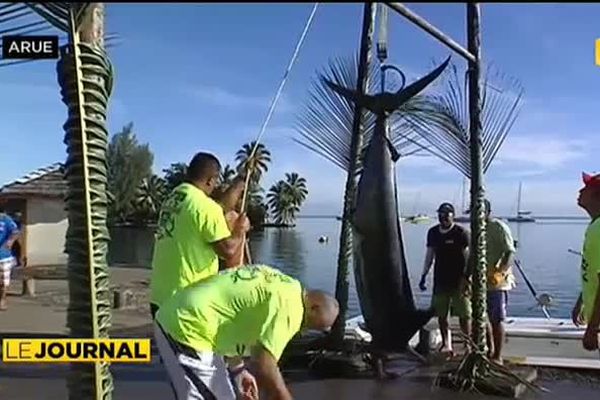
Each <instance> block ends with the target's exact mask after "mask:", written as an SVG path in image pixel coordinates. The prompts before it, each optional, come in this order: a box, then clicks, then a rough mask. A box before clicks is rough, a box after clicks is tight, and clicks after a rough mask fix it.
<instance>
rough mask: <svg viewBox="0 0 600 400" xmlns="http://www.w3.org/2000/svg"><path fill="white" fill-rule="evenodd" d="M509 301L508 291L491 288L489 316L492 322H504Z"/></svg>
mask: <svg viewBox="0 0 600 400" xmlns="http://www.w3.org/2000/svg"><path fill="white" fill-rule="evenodd" d="M507 303H508V291H506V290H491V291H488V293H487V310H488V318H489V319H490V322H491V323H498V322H502V321H504V320H505V319H506V304H507Z"/></svg>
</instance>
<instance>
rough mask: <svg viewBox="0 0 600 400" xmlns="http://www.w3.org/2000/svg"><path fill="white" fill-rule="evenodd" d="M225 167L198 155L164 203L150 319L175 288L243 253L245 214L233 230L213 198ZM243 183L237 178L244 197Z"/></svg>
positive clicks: (208, 156)
mask: <svg viewBox="0 0 600 400" xmlns="http://www.w3.org/2000/svg"><path fill="white" fill-rule="evenodd" d="M220 171H221V165H220V163H219V161H218V160H217V158H216V157H215V156H213V155H211V154H208V153H198V154H196V155H195V156H194V158H193V159H192V161H191V162H190V164H189V166H188V168H187V179H186V182H184V183H182V184H181V185H179V186H177V187H176V188H175V189H174V190H173V192H172V193H171V194H170V195H169V197H168V198H167V200H166V201H165V202H164V204H163V207H162V209H161V212H160V216H159V220H158V229H157V232H156V241H155V244H154V255H153V258H152V275H151V278H150V307H151V312H152V317H153V318H154V315H155V314H156V311H157V310H158V308H159V307H160V305H161V304H162V302H163V301H165V300H166V299H168V298H169V297H170V296H172V295H173V294H174V293H175V292H176V291H177V290H179V289H181V288H183V287H185V286H187V285H189V284H191V283H194V282H196V281H199V280H201V279H205V278H208V277H210V276H213V275H215V274H217V273H218V271H219V257H220V258H224V259H227V258H230V257H232V256H233V255H235V254H239V249H240V247H241V246H243V244H244V238H245V234H246V232H247V231H248V229H249V228H250V224H249V221H248V218H247V217H246V215H245V214H241V215H240V216H239V217H238V218H237V220H236V221H235V222H234V223H232V230H231V231H230V230H229V227H228V225H227V221H226V219H225V214H224V212H223V208H222V207H221V205H219V204H218V203H217V202H215V200H213V199H212V198H210V197H209V196H210V195H211V194H212V192H213V190H214V189H215V188H216V187H217V185H218V184H219V175H220ZM243 184H244V180H243V179H241V178H238V179H236V182H235V183H234V185H236V187H237V189H236V192H237V193H238V196H239V194H241V192H242V190H243Z"/></svg>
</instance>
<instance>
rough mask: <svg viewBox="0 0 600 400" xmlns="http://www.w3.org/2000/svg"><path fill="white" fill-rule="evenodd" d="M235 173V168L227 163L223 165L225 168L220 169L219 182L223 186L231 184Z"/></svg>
mask: <svg viewBox="0 0 600 400" xmlns="http://www.w3.org/2000/svg"><path fill="white" fill-rule="evenodd" d="M235 173H236V172H235V169H233V168H231V166H230V165H229V164H227V165H225V168H223V170H222V171H221V177H220V180H221V182H220V184H221V185H223V186H228V185H229V184H231V181H232V180H233V178H234V177H235Z"/></svg>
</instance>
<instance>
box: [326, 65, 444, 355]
mask: <svg viewBox="0 0 600 400" xmlns="http://www.w3.org/2000/svg"><path fill="white" fill-rule="evenodd" d="M449 61H450V57H448V59H447V60H446V61H444V62H443V63H442V64H441V65H440V66H439V67H437V68H436V69H435V70H433V71H432V72H431V73H429V74H428V75H427V76H425V77H423V78H421V79H419V80H417V81H416V82H414V83H412V84H411V85H409V86H407V87H406V88H401V89H400V90H398V92H396V93H389V92H385V91H383V92H382V93H380V94H377V95H367V94H358V93H357V92H356V91H353V90H349V89H347V88H343V87H341V86H339V85H336V84H334V83H333V82H331V81H328V80H326V82H327V84H328V86H329V87H330V88H331V89H333V90H334V91H335V92H337V93H338V94H339V95H341V96H343V97H345V98H347V99H349V100H352V101H354V102H355V103H357V104H358V105H360V106H362V107H365V108H366V109H368V110H369V111H371V112H372V113H374V114H375V115H376V116H377V120H376V125H375V131H374V134H373V136H372V138H371V142H370V144H369V147H368V149H367V151H366V155H365V159H364V162H363V168H362V173H361V177H360V181H359V183H358V193H357V199H356V208H355V210H354V212H353V214H352V224H353V228H354V246H355V248H354V274H355V280H356V289H357V292H358V297H359V301H360V306H361V310H362V314H363V318H364V319H365V323H366V329H367V330H368V331H369V332H370V333H371V335H372V343H371V344H372V347H373V348H374V350H377V351H378V352H390V353H393V352H402V351H405V350H406V349H407V346H408V342H409V340H410V339H411V338H412V337H413V336H414V335H415V333H417V332H418V331H419V329H421V328H422V327H423V326H424V325H425V324H427V322H428V321H429V320H430V319H431V317H432V316H433V311H432V310H417V309H416V307H415V303H414V299H413V294H412V290H411V286H410V280H409V277H408V271H407V266H406V256H405V253H404V245H403V242H402V230H401V227H400V218H399V214H398V201H397V197H396V184H395V183H396V182H395V172H394V171H395V169H394V163H395V162H396V161H397V160H398V157H399V155H398V153H397V152H396V150H395V148H394V147H393V145H392V144H391V142H390V138H389V137H390V136H389V125H388V116H389V115H390V114H391V113H393V112H394V111H396V110H398V108H399V107H400V106H401V105H402V104H404V103H405V102H406V101H407V100H409V99H410V98H411V97H413V96H415V95H417V94H418V93H420V92H421V91H422V90H423V89H425V88H426V87H427V86H428V85H429V84H430V83H432V82H433V81H434V80H435V79H436V78H437V77H438V76H440V74H441V73H442V72H443V71H444V69H445V68H446V66H447V65H448V63H449Z"/></svg>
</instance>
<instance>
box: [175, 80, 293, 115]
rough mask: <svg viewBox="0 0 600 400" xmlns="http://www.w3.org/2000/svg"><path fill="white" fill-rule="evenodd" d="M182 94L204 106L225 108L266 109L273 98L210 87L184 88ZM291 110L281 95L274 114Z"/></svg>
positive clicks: (271, 96)
mask: <svg viewBox="0 0 600 400" xmlns="http://www.w3.org/2000/svg"><path fill="white" fill-rule="evenodd" d="M183 92H184V93H185V94H187V95H189V96H191V97H193V98H195V99H196V100H198V101H201V102H204V103H206V104H210V105H212V106H217V107H227V108H243V107H249V108H267V107H268V106H269V105H270V104H271V101H272V98H273V96H274V94H273V95H270V96H257V95H246V94H241V93H236V92H234V91H231V90H229V89H227V88H223V87H219V86H212V85H200V86H197V85H196V86H193V87H186V88H184V89H183ZM292 108H293V105H292V103H291V101H290V100H289V98H287V97H286V96H285V94H283V95H281V97H280V98H279V100H278V102H277V105H276V107H275V113H278V112H287V111H290V110H291V109H292Z"/></svg>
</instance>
